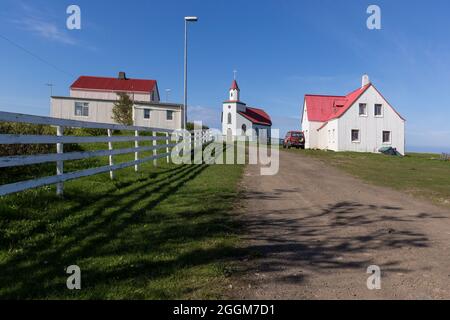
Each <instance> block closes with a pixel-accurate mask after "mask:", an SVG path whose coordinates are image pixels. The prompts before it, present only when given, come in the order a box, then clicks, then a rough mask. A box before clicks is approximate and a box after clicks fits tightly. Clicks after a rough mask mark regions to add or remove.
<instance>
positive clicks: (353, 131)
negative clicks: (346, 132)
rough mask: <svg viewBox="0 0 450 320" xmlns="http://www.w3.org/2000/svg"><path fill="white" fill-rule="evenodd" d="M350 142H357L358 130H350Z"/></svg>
mask: <svg viewBox="0 0 450 320" xmlns="http://www.w3.org/2000/svg"><path fill="white" fill-rule="evenodd" d="M352 142H359V130H352Z"/></svg>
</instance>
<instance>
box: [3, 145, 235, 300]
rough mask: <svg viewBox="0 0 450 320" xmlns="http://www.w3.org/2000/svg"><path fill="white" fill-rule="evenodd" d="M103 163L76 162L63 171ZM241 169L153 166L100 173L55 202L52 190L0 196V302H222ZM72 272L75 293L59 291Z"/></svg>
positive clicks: (29, 173)
mask: <svg viewBox="0 0 450 320" xmlns="http://www.w3.org/2000/svg"><path fill="white" fill-rule="evenodd" d="M131 146H132V143H131V144H130V143H116V144H114V148H119V147H131ZM105 148H106V144H95V145H83V149H85V150H93V149H105ZM150 154H151V152H148V153H146V154H144V155H143V156H145V155H150ZM132 159H133V155H132V154H131V155H123V156H117V157H115V160H116V163H120V162H124V161H129V160H132ZM106 164H107V158H106V157H102V158H96V159H94V160H81V161H73V162H70V163H67V164H65V170H67V171H74V170H79V169H83V168H86V167H94V166H99V165H106ZM54 172H55V165H54V164H48V165H40V166H30V167H29V169H28V170H25V171H23V170H20V169H13V170H11V169H8V170H6V169H0V183H6V182H10V181H17V180H24V179H25V178H30V177H35V176H42V175H53V174H54ZM242 172H243V166H238V165H212V166H207V165H196V166H194V165H191V166H189V165H181V166H175V165H173V164H166V161H165V159H160V160H159V161H158V167H157V168H154V167H153V166H152V164H151V163H146V164H145V165H142V166H141V169H140V171H139V172H138V173H135V172H134V168H128V169H124V170H121V171H118V172H116V175H117V176H116V180H115V181H111V180H110V179H109V175H108V174H100V175H97V176H92V177H88V178H83V179H80V180H74V181H70V182H67V183H65V195H64V197H63V198H62V199H60V198H57V197H56V196H55V188H54V187H53V186H52V187H43V188H39V189H35V190H29V191H25V192H22V193H19V194H16V195H10V196H6V197H0V298H26V299H28V298H31V299H35V298H38V299H52V298H57V299H59V298H62V299H92V298H98V299H116V298H117V299H123V298H126V299H179V298H183V299H184V298H187V299H190V298H218V297H221V296H222V293H223V289H224V288H225V287H226V286H227V281H228V280H227V274H228V272H229V268H230V262H229V258H230V257H232V256H234V254H235V253H236V252H235V250H236V247H237V244H238V241H239V239H238V236H237V231H238V225H236V223H235V222H234V221H233V219H232V218H231V217H230V209H231V208H232V205H233V202H234V201H235V198H236V196H237V184H238V181H239V179H240V177H241V175H242ZM69 265H78V266H79V267H80V268H81V275H82V289H81V290H74V291H70V290H68V289H67V288H66V279H67V277H68V276H69V275H68V274H66V273H65V268H66V267H67V266H69Z"/></svg>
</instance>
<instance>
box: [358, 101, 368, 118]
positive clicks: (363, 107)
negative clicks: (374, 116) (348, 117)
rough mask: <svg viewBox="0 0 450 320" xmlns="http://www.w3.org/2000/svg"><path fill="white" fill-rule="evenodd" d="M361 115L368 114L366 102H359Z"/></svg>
mask: <svg viewBox="0 0 450 320" xmlns="http://www.w3.org/2000/svg"><path fill="white" fill-rule="evenodd" d="M359 115H360V116H367V104H365V103H360V104H359Z"/></svg>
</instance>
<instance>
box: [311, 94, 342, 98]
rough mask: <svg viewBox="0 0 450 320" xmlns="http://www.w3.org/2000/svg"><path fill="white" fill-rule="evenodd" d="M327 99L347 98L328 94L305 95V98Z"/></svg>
mask: <svg viewBox="0 0 450 320" xmlns="http://www.w3.org/2000/svg"><path fill="white" fill-rule="evenodd" d="M306 96H308V97H327V98H346V97H347V96H335V95H328V94H310V93H307V94H305V97H306Z"/></svg>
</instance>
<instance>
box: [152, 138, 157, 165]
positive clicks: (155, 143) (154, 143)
mask: <svg viewBox="0 0 450 320" xmlns="http://www.w3.org/2000/svg"><path fill="white" fill-rule="evenodd" d="M153 138H154V140H153V147H154V149H153V156H154V157H156V155H157V154H158V150H156V145H157V142H158V141H156V131H153ZM157 165H158V159H156V158H155V159H153V166H155V167H156V166H157Z"/></svg>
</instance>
